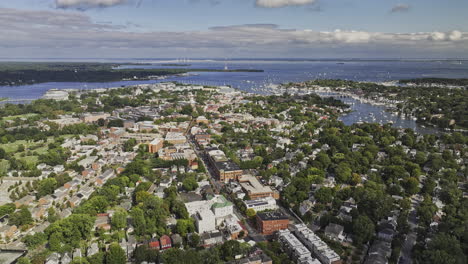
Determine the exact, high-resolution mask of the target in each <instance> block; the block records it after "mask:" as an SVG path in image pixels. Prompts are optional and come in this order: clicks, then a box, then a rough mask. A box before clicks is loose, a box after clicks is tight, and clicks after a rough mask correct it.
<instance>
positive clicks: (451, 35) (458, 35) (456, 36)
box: [448, 30, 463, 41]
mask: <svg viewBox="0 0 468 264" xmlns="http://www.w3.org/2000/svg"><path fill="white" fill-rule="evenodd" d="M462 37H463V34H462V33H461V32H460V31H458V30H454V31H452V32H450V33H449V34H448V39H449V40H451V41H458V40H461V39H462Z"/></svg>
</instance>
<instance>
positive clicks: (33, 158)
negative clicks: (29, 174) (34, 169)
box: [18, 156, 39, 166]
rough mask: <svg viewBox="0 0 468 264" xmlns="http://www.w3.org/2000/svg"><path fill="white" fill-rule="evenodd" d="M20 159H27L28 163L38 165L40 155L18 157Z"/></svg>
mask: <svg viewBox="0 0 468 264" xmlns="http://www.w3.org/2000/svg"><path fill="white" fill-rule="evenodd" d="M18 159H20V160H24V161H26V164H28V165H30V164H31V165H34V166H36V165H37V162H38V161H39V157H38V156H25V157H18Z"/></svg>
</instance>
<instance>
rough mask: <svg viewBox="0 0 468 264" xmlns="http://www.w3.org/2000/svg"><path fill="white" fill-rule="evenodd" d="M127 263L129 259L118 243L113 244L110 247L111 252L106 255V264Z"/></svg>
mask: <svg viewBox="0 0 468 264" xmlns="http://www.w3.org/2000/svg"><path fill="white" fill-rule="evenodd" d="M126 262H127V257H126V256H125V251H124V250H123V249H122V248H121V247H120V245H119V244H117V243H112V244H111V245H110V246H109V250H108V251H107V254H106V263H107V264H125V263H126Z"/></svg>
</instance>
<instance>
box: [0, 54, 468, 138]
mask: <svg viewBox="0 0 468 264" xmlns="http://www.w3.org/2000/svg"><path fill="white" fill-rule="evenodd" d="M112 62H114V63H115V62H118V61H112ZM126 62H140V63H141V62H144V63H150V64H151V65H142V66H138V67H140V68H180V67H176V66H172V67H170V66H164V65H162V64H164V63H183V64H190V66H184V67H183V68H192V69H200V68H203V69H223V68H225V67H227V68H228V69H259V70H264V72H192V73H191V75H189V76H185V77H170V78H167V79H165V80H149V81H119V82H108V83H89V82H86V80H81V79H80V77H79V72H78V73H77V78H76V79H77V82H64V83H52V82H50V83H41V84H33V85H23V86H0V97H8V98H10V99H12V100H30V99H37V98H40V97H41V96H42V95H43V94H44V93H45V92H46V91H47V90H49V89H95V88H110V87H120V86H126V85H136V84H146V83H157V82H161V81H179V82H182V83H191V84H202V85H214V86H219V85H230V86H232V87H234V88H238V89H241V90H244V91H247V92H255V93H263V92H265V91H267V90H269V89H268V87H270V86H271V85H275V84H280V83H286V82H300V81H306V80H311V79H345V80H354V81H371V82H383V81H392V80H400V79H410V78H423V77H439V78H468V61H441V60H419V61H398V60H394V61H389V60H386V61H384V60H382V61H377V60H277V59H268V60H241V59H239V60H229V61H225V60H192V61H188V62H187V61H183V62H180V61H177V60H156V59H149V60H126ZM123 67H124V68H125V67H131V68H135V66H123ZM344 100H354V99H352V98H348V99H344ZM348 103H352V108H353V110H355V111H354V112H352V113H350V114H348V115H346V116H344V117H343V118H342V120H343V122H344V123H346V124H351V123H356V122H359V121H362V122H381V123H387V122H389V121H392V122H394V125H395V126H396V127H405V128H413V129H416V130H417V131H418V132H421V133H432V132H434V131H433V130H432V129H430V128H427V129H426V128H423V127H420V126H418V125H417V124H416V123H415V122H414V121H413V120H405V119H401V118H399V117H396V116H391V115H389V114H388V113H386V112H385V111H384V107H381V106H374V105H370V104H367V103H361V102H359V101H355V100H354V101H349V102H348ZM371 113H373V114H372V115H370V114H371ZM374 118H375V119H374Z"/></svg>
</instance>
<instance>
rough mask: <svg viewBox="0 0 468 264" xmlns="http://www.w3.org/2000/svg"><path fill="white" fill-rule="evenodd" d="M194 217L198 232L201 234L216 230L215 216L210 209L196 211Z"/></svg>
mask: <svg viewBox="0 0 468 264" xmlns="http://www.w3.org/2000/svg"><path fill="white" fill-rule="evenodd" d="M194 218H195V226H196V227H197V231H198V233H200V234H202V233H205V232H211V231H214V230H216V222H215V216H214V214H213V212H212V211H211V210H201V211H198V212H197V213H196V214H195V215H194Z"/></svg>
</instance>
